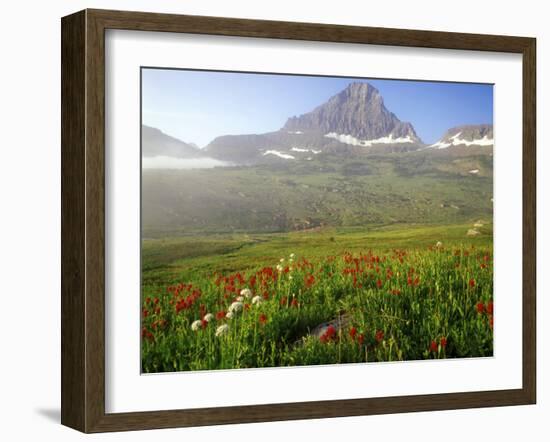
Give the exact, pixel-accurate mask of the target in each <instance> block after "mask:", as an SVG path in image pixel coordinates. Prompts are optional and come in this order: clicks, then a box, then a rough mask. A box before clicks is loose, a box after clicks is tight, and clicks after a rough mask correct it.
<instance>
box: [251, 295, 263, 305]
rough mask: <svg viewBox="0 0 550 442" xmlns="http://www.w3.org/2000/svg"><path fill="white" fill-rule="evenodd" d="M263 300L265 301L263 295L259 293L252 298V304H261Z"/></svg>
mask: <svg viewBox="0 0 550 442" xmlns="http://www.w3.org/2000/svg"><path fill="white" fill-rule="evenodd" d="M262 301H263V299H262V297H261V296H258V295H256V296H254V297H253V298H252V304H260V303H261V302H262Z"/></svg>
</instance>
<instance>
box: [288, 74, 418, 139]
mask: <svg viewBox="0 0 550 442" xmlns="http://www.w3.org/2000/svg"><path fill="white" fill-rule="evenodd" d="M282 130H284V131H288V132H299V131H304V132H321V133H323V134H329V133H330V134H336V135H339V136H351V137H353V138H354V139H357V140H365V141H369V140H376V139H380V138H384V137H393V138H394V139H399V138H405V137H408V138H409V139H411V140H414V142H420V139H419V138H418V136H417V135H416V132H415V131H414V129H413V127H412V125H411V124H410V123H404V122H401V121H400V120H399V119H398V118H397V117H396V116H395V115H394V114H393V113H392V112H390V111H389V110H388V109H387V108H386V106H385V105H384V100H383V98H382V95H380V92H379V91H378V89H376V88H375V87H374V86H372V85H371V84H370V83H367V82H353V83H350V84H349V85H348V86H347V87H346V88H345V89H344V90H342V91H340V92H339V93H337V94H336V95H334V96H332V97H331V98H330V99H329V100H328V101H327V102H325V103H323V104H321V105H320V106H318V107H316V108H315V109H313V110H312V111H311V112H308V113H306V114H303V115H300V116H299V117H292V118H289V119H288V120H287V122H286V124H285V125H284V127H283V129H282Z"/></svg>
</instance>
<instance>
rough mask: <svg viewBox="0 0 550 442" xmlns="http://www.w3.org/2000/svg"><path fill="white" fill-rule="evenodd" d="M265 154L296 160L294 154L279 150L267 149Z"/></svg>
mask: <svg viewBox="0 0 550 442" xmlns="http://www.w3.org/2000/svg"><path fill="white" fill-rule="evenodd" d="M263 155H264V157H265V156H266V155H275V156H277V157H279V158H283V159H285V160H294V159H295V157H294V156H292V155H289V154H287V153H283V152H279V151H278V150H266V151H265V152H264V154H263Z"/></svg>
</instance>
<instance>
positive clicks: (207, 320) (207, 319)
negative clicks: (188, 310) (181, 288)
mask: <svg viewBox="0 0 550 442" xmlns="http://www.w3.org/2000/svg"><path fill="white" fill-rule="evenodd" d="M202 319H204V320H205V321H206V322H210V321H212V319H214V315H213V314H212V313H207V314H206V315H204V318H202Z"/></svg>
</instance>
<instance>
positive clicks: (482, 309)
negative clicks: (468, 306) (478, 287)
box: [476, 302, 485, 314]
mask: <svg viewBox="0 0 550 442" xmlns="http://www.w3.org/2000/svg"><path fill="white" fill-rule="evenodd" d="M476 310H477V312H478V313H480V314H481V313H485V304H483V302H478V303H477V304H476Z"/></svg>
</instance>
